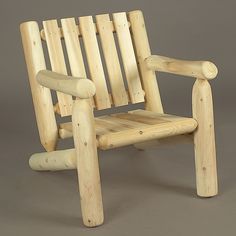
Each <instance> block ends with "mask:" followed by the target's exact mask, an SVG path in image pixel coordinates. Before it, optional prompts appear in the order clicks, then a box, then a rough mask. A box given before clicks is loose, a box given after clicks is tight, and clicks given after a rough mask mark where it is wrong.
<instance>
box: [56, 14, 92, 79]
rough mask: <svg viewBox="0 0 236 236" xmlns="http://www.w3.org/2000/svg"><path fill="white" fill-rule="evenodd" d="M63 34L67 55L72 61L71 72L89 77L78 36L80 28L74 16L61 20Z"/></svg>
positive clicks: (74, 74) (78, 75) (77, 75)
mask: <svg viewBox="0 0 236 236" xmlns="http://www.w3.org/2000/svg"><path fill="white" fill-rule="evenodd" d="M61 25H62V29H63V35H64V38H65V44H66V50H67V55H68V59H69V63H70V68H71V74H72V75H73V76H76V77H84V78H88V77H87V74H86V71H85V67H84V60H83V56H82V52H81V47H80V42H79V38H78V34H79V28H78V26H77V25H76V22H75V19H74V18H67V19H62V20H61Z"/></svg>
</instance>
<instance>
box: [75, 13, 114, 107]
mask: <svg viewBox="0 0 236 236" xmlns="http://www.w3.org/2000/svg"><path fill="white" fill-rule="evenodd" d="M79 23H80V31H81V34H82V38H83V42H84V46H85V52H86V56H87V60H88V65H89V71H90V76H91V79H92V80H93V82H94V83H95V86H96V94H95V101H96V107H97V109H99V110H100V109H105V108H110V107H111V103H110V98H109V94H108V90H107V85H106V80H105V75H104V70H103V65H102V61H101V57H100V53H99V47H98V42H97V37H96V31H95V28H94V23H93V18H92V16H85V17H79Z"/></svg>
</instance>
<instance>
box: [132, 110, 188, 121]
mask: <svg viewBox="0 0 236 236" xmlns="http://www.w3.org/2000/svg"><path fill="white" fill-rule="evenodd" d="M129 114H136V115H139V116H142V117H146V119H162V120H165V121H177V120H182V119H183V118H184V117H181V116H175V115H169V114H163V113H157V112H152V111H147V110H141V109H139V110H133V111H129Z"/></svg>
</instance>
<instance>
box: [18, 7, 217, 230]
mask: <svg viewBox="0 0 236 236" xmlns="http://www.w3.org/2000/svg"><path fill="white" fill-rule="evenodd" d="M98 18H99V16H98ZM101 18H102V19H104V18H103V16H101ZM129 19H130V23H131V25H132V27H133V29H132V30H133V31H132V34H133V36H134V41H135V46H136V55H137V58H138V59H137V60H138V64H139V71H140V74H141V75H142V77H143V78H145V81H144V79H143V84H142V86H143V87H144V91H145V110H146V111H150V112H155V113H158V114H163V108H162V104H161V100H160V94H159V90H158V87H157V84H156V80H155V76H154V75H155V72H156V71H158V72H166V73H171V74H177V75H182V76H188V77H192V78H195V83H194V86H193V91H192V111H193V119H194V120H195V123H194V122H193V119H191V122H192V123H191V125H189V126H186V125H187V120H186V121H185V122H182V123H181V122H180V123H179V127H180V128H178V129H176V132H175V133H174V134H173V133H171V134H169V131H165V130H166V128H165V127H164V126H163V127H164V128H163V129H161V128H160V132H151V131H149V132H147V133H145V135H143V132H142V133H140V134H142V135H139V136H137V135H133V136H132V134H133V133H132V132H131V131H130V132H129V131H127V134H130V135H131V138H130V139H124V140H123V141H121V138H119V137H117V139H116V140H115V141H114V140H113V141H111V142H109V140H108V138H104V137H102V138H100V139H97V137H96V128H95V118H94V114H93V110H94V102H93V99H92V98H93V97H94V96H95V98H96V89H97V86H96V81H91V80H88V79H86V77H85V76H68V75H66V73H65V71H63V69H61V68H62V67H63V63H61V62H59V63H58V65H57V64H55V63H54V64H53V65H52V67H53V68H52V71H49V70H46V64H45V60H44V55H43V54H42V50H41V49H42V46H41V40H42V39H45V37H46V36H45V34H46V33H47V32H45V29H44V31H41V38H40V36H39V28H38V25H37V23H36V22H26V23H23V24H21V34H22V41H23V46H24V52H25V57H26V63H27V68H28V74H29V80H30V85H31V90H32V96H33V102H34V107H35V113H36V119H37V124H38V129H39V134H40V140H41V143H42V145H43V147H44V148H45V149H46V151H47V152H45V153H36V154H33V155H32V156H31V157H30V160H29V164H30V167H31V168H32V169H33V170H64V169H78V170H79V171H78V180H79V191H80V200H81V210H82V216H83V222H84V224H85V225H86V226H88V227H94V226H98V225H101V224H102V223H103V221H104V213H103V202H102V193H101V184H100V174H99V162H98V155H97V148H101V149H109V148H114V147H119V146H124V145H129V144H133V145H135V147H137V148H139V149H145V148H147V147H149V145H151V144H152V142H153V140H158V141H159V142H160V143H167V144H169V143H170V142H171V140H177V141H179V140H182V139H188V140H189V138H188V137H190V139H191V137H192V136H193V138H194V149H195V166H196V183H197V194H198V195H199V196H201V197H212V196H215V195H217V192H218V184H217V168H216V151H215V134H214V117H213V104H212V94H211V87H210V84H209V82H208V80H212V79H214V78H215V77H216V76H217V73H218V71H217V67H216V66H215V65H214V64H213V63H212V62H209V61H184V60H177V59H172V58H168V57H163V56H158V55H151V53H150V48H149V44H148V40H147V34H146V31H145V28H144V27H143V25H144V20H143V16H142V12H141V11H132V12H130V13H129ZM64 23H66V22H64ZM84 32H85V29H84ZM84 32H82V33H84ZM60 34H62V32H60ZM54 43H55V42H54ZM85 46H86V45H85ZM67 50H68V51H69V50H72V51H73V50H75V49H74V48H68V49H67ZM87 50H90V49H87ZM94 60H96V59H94ZM108 61H109V60H108ZM107 63H108V62H107ZM127 63H128V61H127ZM58 68H59V69H58ZM60 69H61V71H60ZM127 71H128V69H127ZM91 72H92V73H96V71H91ZM72 74H76V72H73V71H72ZM77 74H78V73H77ZM35 78H36V79H35ZM153 88H155V89H156V93H155V90H153ZM50 90H55V91H57V94H58V98H61V101H63V102H65V103H68V104H70V105H69V106H68V107H67V108H65V110H63V109H62V107H58V106H60V105H58V104H57V106H54V107H53V103H52V99H51V94H50ZM63 94H66V96H67V95H71V96H75V97H76V100H75V101H74V102H71V100H70V98H69V97H66V96H65V95H63ZM63 96H64V97H63ZM116 99H117V101H118V100H119V99H120V98H118V97H116ZM130 99H131V100H132V99H133V100H135V99H137V100H138V99H139V98H137V97H132V96H131V98H130ZM104 101H105V100H104ZM98 105H99V106H101V108H103V105H104V103H103V104H102V103H101V104H98ZM125 105H126V104H125ZM65 107H66V106H65ZM66 109H67V110H66ZM70 109H71V110H72V132H68V130H67V129H63V127H65V126H66V124H64V125H61V126H60V127H61V129H60V130H59V131H58V125H57V123H56V119H55V114H54V111H55V112H57V113H60V112H62V113H63V112H65V113H66V112H68V110H70ZM184 127H185V130H184ZM186 127H187V128H186ZM137 131H138V129H137ZM140 132H141V131H140ZM179 134H182V135H180V136H176V138H171V137H172V136H174V135H179ZM71 136H73V139H74V145H75V148H73V149H67V150H59V151H56V144H57V141H58V138H59V137H61V138H66V137H71ZM109 137H110V136H109ZM155 144H156V142H155Z"/></svg>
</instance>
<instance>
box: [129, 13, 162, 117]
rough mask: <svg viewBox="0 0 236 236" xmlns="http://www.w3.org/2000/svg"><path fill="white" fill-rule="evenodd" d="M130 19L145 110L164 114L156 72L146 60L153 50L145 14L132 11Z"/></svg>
mask: <svg viewBox="0 0 236 236" xmlns="http://www.w3.org/2000/svg"><path fill="white" fill-rule="evenodd" d="M128 17H129V21H130V24H131V32H132V39H133V43H134V48H135V51H136V55H137V61H138V66H139V70H140V74H141V77H142V84H143V87H144V90H145V109H146V110H149V111H155V112H158V113H163V107H162V102H161V97H160V92H159V87H158V84H157V80H156V75H155V72H154V71H152V70H149V69H148V68H147V66H146V64H145V58H147V57H149V56H151V50H150V46H149V41H148V36H147V32H146V27H145V22H144V17H143V13H142V12H141V11H139V10H136V11H131V12H129V13H128Z"/></svg>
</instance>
